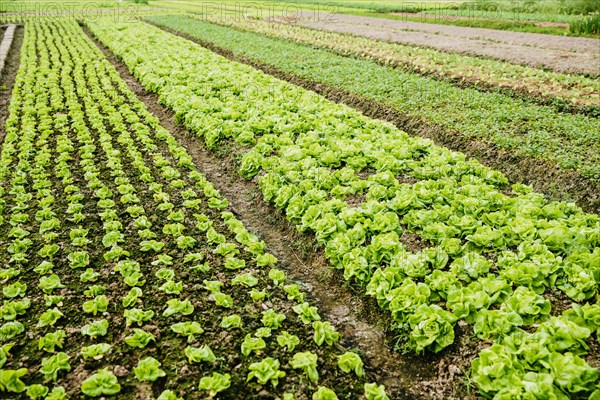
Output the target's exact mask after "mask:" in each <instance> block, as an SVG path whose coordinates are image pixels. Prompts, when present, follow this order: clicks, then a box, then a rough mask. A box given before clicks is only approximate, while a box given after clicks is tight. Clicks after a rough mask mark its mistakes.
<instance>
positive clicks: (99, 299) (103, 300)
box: [83, 295, 108, 316]
mask: <svg viewBox="0 0 600 400" xmlns="http://www.w3.org/2000/svg"><path fill="white" fill-rule="evenodd" d="M107 309H108V297H106V295H100V296H96V297H94V298H93V299H92V300H89V301H86V302H84V303H83V312H85V313H88V314H92V315H94V316H95V315H96V314H97V313H99V312H101V313H103V312H106V310H107Z"/></svg>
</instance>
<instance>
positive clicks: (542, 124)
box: [148, 16, 600, 181]
mask: <svg viewBox="0 0 600 400" xmlns="http://www.w3.org/2000/svg"><path fill="white" fill-rule="evenodd" d="M148 19H149V20H150V21H152V22H154V23H158V24H160V25H163V26H166V27H168V28H171V29H174V30H176V31H180V32H183V33H185V34H189V35H191V36H193V37H195V38H198V39H201V40H204V41H206V42H209V43H212V44H214V45H216V46H218V47H220V48H223V49H225V50H228V51H231V52H233V53H234V54H236V55H240V56H243V57H247V58H249V59H251V60H255V61H258V62H260V63H263V64H266V65H268V66H271V67H274V68H275V69H277V70H279V71H283V72H285V73H289V74H292V75H294V76H299V77H301V78H303V79H307V80H309V81H311V82H317V83H321V84H326V85H330V86H331V87H334V88H340V89H341V90H344V91H346V92H349V93H352V94H354V95H358V96H360V97H363V98H366V99H368V100H371V101H374V102H376V103H378V104H384V105H388V106H391V107H392V108H393V109H395V110H397V111H398V112H400V113H402V114H405V115H407V116H409V117H411V118H414V119H416V120H418V121H425V122H427V123H429V124H433V125H436V126H439V127H441V128H442V129H444V130H446V131H448V132H455V134H456V135H464V136H467V137H471V138H477V139H482V140H484V141H488V142H491V143H493V144H494V145H496V146H498V147H500V148H501V149H507V150H511V151H514V152H516V153H518V154H521V155H524V156H527V157H531V158H534V159H536V158H537V159H542V160H550V161H552V162H554V163H556V164H557V165H559V166H560V167H562V168H565V169H575V170H577V171H578V172H579V173H581V174H582V175H583V176H585V177H587V178H589V179H591V180H596V181H598V180H599V179H600V169H599V168H600V167H599V165H600V163H599V155H600V135H599V134H598V132H600V119H598V118H594V117H588V116H585V115H571V114H565V113H561V112H559V111H557V110H556V109H555V108H554V107H550V106H538V105H535V104H531V103H529V102H527V101H525V100H521V99H516V98H513V97H511V96H508V95H505V94H501V93H487V92H482V91H479V90H476V89H474V88H458V87H456V86H454V85H453V84H451V83H449V82H444V81H440V80H436V79H433V78H431V77H426V76H420V75H417V74H414V73H410V72H404V71H401V70H399V69H395V68H391V67H385V66H381V65H379V64H378V63H376V62H374V61H371V60H365V59H356V58H351V57H345V56H342V55H337V54H334V53H332V52H330V51H326V50H323V49H318V48H314V47H311V46H305V45H301V44H298V43H294V42H291V41H288V40H285V39H279V38H274V37H266V36H264V35H262V34H257V33H253V32H246V31H240V30H237V29H234V28H231V27H225V26H219V25H216V24H212V23H209V22H206V21H200V20H199V19H194V18H185V17H182V16H155V17H149V18H148Z"/></svg>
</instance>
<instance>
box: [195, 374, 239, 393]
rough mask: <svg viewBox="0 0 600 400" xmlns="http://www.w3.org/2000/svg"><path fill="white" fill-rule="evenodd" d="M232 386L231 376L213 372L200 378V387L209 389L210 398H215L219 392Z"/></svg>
mask: <svg viewBox="0 0 600 400" xmlns="http://www.w3.org/2000/svg"><path fill="white" fill-rule="evenodd" d="M229 386H231V376H230V375H229V374H220V373H218V372H213V374H212V376H203V377H202V378H200V384H199V385H198V389H200V390H206V391H208V396H209V398H211V399H212V398H214V397H215V396H216V395H217V394H218V393H220V392H223V391H225V390H227V389H228V388H229Z"/></svg>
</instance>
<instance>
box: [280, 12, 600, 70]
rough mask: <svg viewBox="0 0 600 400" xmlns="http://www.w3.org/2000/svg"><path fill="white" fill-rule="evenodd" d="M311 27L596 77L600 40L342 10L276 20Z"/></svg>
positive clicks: (599, 61)
mask: <svg viewBox="0 0 600 400" xmlns="http://www.w3.org/2000/svg"><path fill="white" fill-rule="evenodd" d="M277 21H278V22H287V23H293V24H297V25H302V26H306V27H310V28H315V29H322V30H327V31H332V32H340V33H349V34H354V35H358V36H364V37H369V38H373V39H379V40H386V41H391V42H397V43H402V44H409V45H416V46H425V47H432V48H435V49H439V50H443V51H447V52H454V53H463V54H470V55H475V56H484V57H490V58H496V59H500V60H504V61H509V62H513V63H517V64H525V65H531V66H535V67H544V68H548V69H551V70H554V71H558V72H569V73H586V74H591V75H600V40H599V39H588V38H579V37H567V36H556V35H544V34H537V33H522V32H509V31H500V30H494V29H484V28H466V27H460V26H452V25H436V24H427V23H422V22H409V21H398V20H390V19H384V18H373V17H360V16H354V15H344V14H317V13H313V12H305V13H304V14H302V13H298V14H293V15H290V16H287V17H281V18H278V19H277Z"/></svg>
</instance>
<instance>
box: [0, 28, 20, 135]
mask: <svg viewBox="0 0 600 400" xmlns="http://www.w3.org/2000/svg"><path fill="white" fill-rule="evenodd" d="M22 44H23V28H22V27H21V26H17V27H16V29H15V31H14V34H13V40H12V45H11V46H10V49H9V50H8V53H7V56H6V59H5V60H4V68H3V69H1V70H0V144H1V143H3V142H4V136H5V135H6V128H5V124H6V118H8V105H9V104H10V97H11V95H12V88H13V86H14V84H15V76H16V75H17V70H18V69H19V61H20V55H21V45H22ZM0 147H1V146H0Z"/></svg>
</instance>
